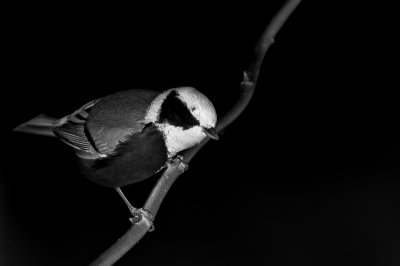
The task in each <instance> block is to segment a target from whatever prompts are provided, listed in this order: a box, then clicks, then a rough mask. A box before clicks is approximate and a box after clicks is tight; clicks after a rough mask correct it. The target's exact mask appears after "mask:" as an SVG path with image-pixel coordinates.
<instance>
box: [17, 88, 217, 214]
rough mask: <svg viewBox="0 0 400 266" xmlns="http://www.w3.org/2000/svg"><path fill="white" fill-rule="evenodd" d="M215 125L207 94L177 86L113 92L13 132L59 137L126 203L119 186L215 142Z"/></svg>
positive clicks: (99, 181) (91, 173) (87, 170)
mask: <svg viewBox="0 0 400 266" xmlns="http://www.w3.org/2000/svg"><path fill="white" fill-rule="evenodd" d="M216 122H217V115H216V112H215V109H214V106H213V105H212V103H211V101H210V100H209V99H208V98H207V97H206V96H205V95H203V94H202V93H201V92H199V91H198V90H196V89H194V88H192V87H179V88H174V89H169V90H167V91H164V92H162V93H160V92H157V91H152V90H139V89H136V90H127V91H121V92H117V93H115V94H111V95H109V96H106V97H104V98H100V99H97V100H93V101H91V102H89V103H87V104H85V105H84V106H82V107H81V108H79V109H78V110H76V111H75V112H73V113H72V114H70V115H68V116H65V117H63V118H61V119H54V118H51V117H48V116H46V115H39V116H38V117H36V118H33V119H32V120H30V121H28V122H26V123H23V124H21V125H19V126H18V127H16V128H15V129H14V130H15V131H20V132H26V133H32V134H39V135H46V136H56V137H58V138H59V139H61V140H62V141H63V142H64V143H66V144H68V145H69V146H71V147H72V148H74V150H75V152H76V155H77V156H78V157H79V159H80V162H81V165H82V169H83V172H84V174H85V176H87V177H88V178H89V179H90V180H92V181H93V182H95V183H97V184H99V185H103V186H107V187H113V188H117V191H118V192H119V193H120V195H121V197H123V199H124V201H125V202H126V203H127V204H128V202H127V200H126V198H124V196H123V194H122V192H121V190H120V189H119V188H120V187H122V186H126V185H129V184H133V183H136V182H139V181H142V180H144V179H146V178H149V177H151V176H152V175H154V174H155V173H156V172H158V171H160V170H161V169H163V168H164V167H165V166H166V163H167V162H168V160H171V159H173V158H174V157H175V156H176V155H177V154H178V153H179V152H181V151H183V150H186V149H188V148H191V147H193V146H195V145H196V144H199V143H200V142H201V141H202V140H203V139H205V138H206V137H207V136H208V137H210V138H212V139H218V135H217V133H216V131H215V129H214V127H215V125H216ZM128 207H130V206H129V204H128Z"/></svg>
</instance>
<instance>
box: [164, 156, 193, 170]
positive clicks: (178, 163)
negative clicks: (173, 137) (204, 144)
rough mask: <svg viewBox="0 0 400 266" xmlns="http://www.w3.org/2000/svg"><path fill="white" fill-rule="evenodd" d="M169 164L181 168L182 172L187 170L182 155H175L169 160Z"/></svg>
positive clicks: (186, 164)
mask: <svg viewBox="0 0 400 266" xmlns="http://www.w3.org/2000/svg"><path fill="white" fill-rule="evenodd" d="M169 163H170V164H173V165H175V166H180V167H182V169H183V171H186V170H187V169H188V168H189V164H188V163H187V162H185V160H184V158H183V156H182V155H177V156H175V157H173V158H171V159H169Z"/></svg>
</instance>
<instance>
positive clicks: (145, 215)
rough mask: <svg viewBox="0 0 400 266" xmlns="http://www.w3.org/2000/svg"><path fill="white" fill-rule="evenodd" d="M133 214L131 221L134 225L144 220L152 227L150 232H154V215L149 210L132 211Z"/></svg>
mask: <svg viewBox="0 0 400 266" xmlns="http://www.w3.org/2000/svg"><path fill="white" fill-rule="evenodd" d="M131 213H132V215H133V217H132V218H129V221H131V223H132V224H137V223H139V222H140V221H142V220H144V221H145V223H147V225H148V226H149V227H150V229H149V232H152V231H154V229H155V227H154V225H153V215H151V213H150V212H149V211H148V210H146V209H143V208H140V209H135V210H132V211H131Z"/></svg>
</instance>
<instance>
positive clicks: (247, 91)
mask: <svg viewBox="0 0 400 266" xmlns="http://www.w3.org/2000/svg"><path fill="white" fill-rule="evenodd" d="M299 3H300V0H288V1H287V2H286V3H285V5H284V6H283V7H282V9H281V10H279V11H278V13H277V14H276V16H275V17H274V18H273V19H272V20H271V22H270V24H269V25H268V26H267V27H266V29H265V31H264V32H263V33H262V35H261V38H260V40H259V41H258V42H257V44H256V47H255V51H254V55H253V56H254V59H253V61H252V62H251V63H250V65H249V66H248V68H247V69H246V70H245V71H244V72H243V80H242V82H241V84H240V90H241V94H240V97H239V99H238V101H237V102H236V104H235V105H234V106H233V107H232V108H231V110H230V111H229V112H228V113H227V114H225V115H224V116H223V117H222V118H221V119H220V120H219V121H218V124H217V126H216V130H217V132H221V131H222V130H224V129H225V128H226V127H227V126H228V125H229V124H231V123H232V122H233V121H234V120H236V118H237V117H238V116H239V115H240V114H241V113H242V112H243V111H244V109H245V108H246V107H247V105H248V104H249V102H250V100H251V98H252V96H253V93H254V89H255V87H256V85H257V79H258V74H259V71H260V67H261V64H262V61H263V59H264V56H265V54H266V52H267V51H268V49H269V47H270V46H271V44H272V43H273V42H274V38H275V36H276V34H277V33H278V32H279V30H280V29H281V27H282V25H283V24H284V23H285V21H286V20H287V19H288V18H289V16H290V15H291V14H292V12H293V11H294V9H295V8H296V7H297V5H298V4H299ZM208 141H209V138H207V139H205V140H204V141H203V142H202V143H200V144H199V145H197V146H196V147H193V148H192V149H189V150H187V151H185V152H183V153H182V156H183V160H180V159H176V160H174V161H173V162H171V163H168V164H167V169H166V170H165V172H164V173H163V175H162V176H161V177H160V179H159V180H158V182H157V184H156V185H155V187H154V188H153V190H152V192H151V193H150V195H149V197H148V199H147V201H146V203H145V205H144V208H143V209H145V210H147V211H148V212H149V213H150V214H151V219H152V221H154V219H155V216H156V214H157V212H158V209H159V208H160V205H161V203H162V201H163V199H164V197H165V196H166V194H167V193H168V190H169V189H170V187H171V186H172V184H173V183H174V182H175V180H176V179H177V178H178V177H179V176H180V175H181V174H182V173H183V172H184V171H185V170H186V169H187V163H189V162H190V161H191V160H192V159H193V157H194V156H195V155H196V154H197V152H198V151H199V150H200V149H201V148H202V147H203V146H204V145H205V144H206V143H207V142H208ZM184 162H185V163H184ZM152 221H151V220H150V219H149V218H148V217H145V216H142V217H141V220H140V221H138V222H136V223H133V225H132V226H131V228H130V229H129V230H128V231H127V232H126V233H125V234H124V235H123V236H122V237H121V238H120V239H118V241H117V242H116V243H115V244H114V245H112V246H111V247H110V248H109V249H108V250H106V251H105V252H104V253H103V254H101V255H100V256H99V257H98V258H97V259H96V260H95V261H93V262H92V263H91V265H101V266H106V265H112V264H114V263H115V262H116V261H117V260H119V259H120V258H121V257H122V256H123V255H124V254H125V253H126V252H128V251H129V250H130V249H131V248H132V247H133V246H134V245H136V243H137V242H138V241H139V240H140V239H141V238H142V237H143V236H144V235H145V234H146V233H147V232H148V231H149V230H150V229H151V227H152Z"/></svg>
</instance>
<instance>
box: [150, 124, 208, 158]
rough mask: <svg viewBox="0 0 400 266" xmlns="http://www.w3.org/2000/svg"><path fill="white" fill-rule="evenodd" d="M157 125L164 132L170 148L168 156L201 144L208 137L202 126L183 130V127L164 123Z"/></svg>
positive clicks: (166, 143)
mask: <svg viewBox="0 0 400 266" xmlns="http://www.w3.org/2000/svg"><path fill="white" fill-rule="evenodd" d="M157 127H158V128H159V129H160V130H161V132H163V135H164V139H165V145H166V147H167V150H168V158H171V157H173V156H175V155H176V154H177V153H178V152H180V151H183V150H186V149H188V148H191V147H193V146H195V145H197V144H199V143H200V142H201V141H202V140H203V139H205V138H206V134H204V132H203V130H202V128H201V127H199V126H195V127H192V128H189V129H187V130H183V128H181V127H175V126H172V125H168V124H166V123H163V124H157Z"/></svg>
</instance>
